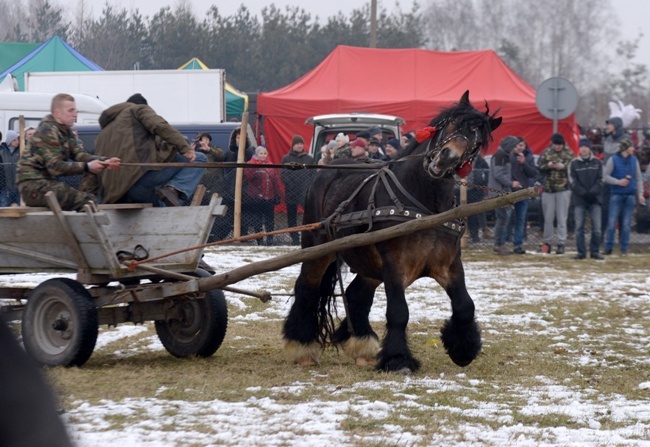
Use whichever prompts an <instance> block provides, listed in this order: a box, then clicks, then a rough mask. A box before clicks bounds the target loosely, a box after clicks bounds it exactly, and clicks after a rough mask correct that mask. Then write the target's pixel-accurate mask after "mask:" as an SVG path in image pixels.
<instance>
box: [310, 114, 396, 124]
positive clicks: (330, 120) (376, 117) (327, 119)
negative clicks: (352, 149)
mask: <svg viewBox="0 0 650 447" xmlns="http://www.w3.org/2000/svg"><path fill="white" fill-rule="evenodd" d="M357 123H358V124H362V125H363V126H373V125H374V126H382V125H384V126H387V125H388V126H401V125H402V124H404V120H403V119H402V118H400V117H398V116H392V115H381V114H378V113H332V114H328V115H317V116H313V117H311V118H308V119H307V121H305V124H313V125H319V126H322V127H330V126H336V125H348V124H351V125H354V124H357Z"/></svg>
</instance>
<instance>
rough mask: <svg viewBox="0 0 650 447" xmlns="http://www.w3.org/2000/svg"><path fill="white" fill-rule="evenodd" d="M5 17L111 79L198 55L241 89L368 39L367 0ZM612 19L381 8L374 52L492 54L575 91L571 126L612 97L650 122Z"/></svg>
mask: <svg viewBox="0 0 650 447" xmlns="http://www.w3.org/2000/svg"><path fill="white" fill-rule="evenodd" d="M385 3H388V2H385ZM391 5H392V4H391ZM0 10H3V11H7V13H6V14H4V15H2V16H0V38H1V39H2V40H3V41H11V42H36V43H40V42H44V41H45V40H47V39H49V38H50V37H51V36H52V35H54V34H56V35H58V36H60V37H61V38H63V39H64V40H66V41H67V42H68V43H69V44H71V45H72V46H73V47H74V48H75V49H76V50H77V51H79V52H80V53H81V54H83V55H84V56H86V57H87V58H89V59H90V60H92V61H93V62H95V63H97V64H98V65H100V66H101V67H102V68H104V69H106V70H131V69H141V70H148V69H175V68H178V67H179V66H180V65H182V64H183V63H185V62H187V61H188V60H189V59H190V58H192V57H198V58H199V59H201V60H202V61H203V62H204V63H205V64H206V65H207V66H208V67H211V68H224V69H225V70H226V73H227V75H228V80H229V81H230V82H231V83H232V84H233V85H235V86H236V87H237V88H238V89H240V90H242V91H246V92H258V91H271V90H274V89H277V88H280V87H283V86H285V85H287V84H289V83H291V82H293V81H295V80H296V79H297V78H299V77H300V76H302V75H303V74H305V73H306V72H308V71H309V70H311V69H312V68H314V67H315V66H316V65H318V64H319V63H320V62H321V61H322V60H323V59H324V58H325V57H326V56H327V55H328V54H329V53H330V52H331V51H332V50H333V49H334V48H335V47H336V46H337V45H340V44H345V45H352V46H368V42H369V39H370V2H367V4H366V5H364V6H363V7H361V8H358V9H354V10H353V11H351V12H350V13H349V14H348V15H344V14H342V13H340V12H339V13H336V14H334V15H332V16H330V17H327V18H320V17H316V16H314V15H312V14H310V13H308V12H306V11H305V9H304V8H301V7H286V8H284V9H283V10H282V9H279V8H278V7H276V6H275V5H274V4H273V3H271V4H270V6H267V7H265V8H263V9H262V11H261V14H260V15H259V16H258V15H255V14H253V13H251V11H250V10H249V9H248V8H246V6H244V5H243V4H242V5H241V6H240V7H239V9H238V10H237V11H236V12H235V13H234V14H232V15H223V14H221V13H220V11H219V9H218V7H216V6H212V7H210V8H209V9H208V11H206V12H205V13H204V14H202V15H197V14H196V13H195V12H194V11H193V9H192V4H191V0H184V1H181V2H179V3H176V4H175V6H174V7H173V8H172V7H170V6H164V7H161V8H160V9H159V11H158V12H157V13H155V14H154V15H153V16H151V17H145V16H143V15H142V14H141V13H140V12H139V11H138V10H137V9H136V10H127V9H126V8H120V7H114V6H111V5H109V4H108V3H106V4H104V5H103V7H102V10H101V13H100V14H92V12H93V11H92V10H91V5H90V2H89V1H88V0H79V1H78V3H77V6H76V9H75V10H74V11H67V10H64V9H63V8H62V7H60V6H58V5H57V4H56V3H55V0H22V2H21V0H0ZM70 17H72V19H69V18H70ZM612 17H615V14H614V12H613V9H612V5H611V1H610V0H572V1H566V0H544V1H542V2H521V1H517V0H489V1H488V0H428V1H426V4H425V5H424V6H421V5H419V4H417V3H415V4H414V5H413V7H412V8H411V9H410V10H408V11H403V10H402V9H401V7H400V6H399V4H397V5H396V6H395V7H394V8H393V9H392V10H388V9H386V8H385V7H381V2H380V8H379V9H378V15H377V25H378V26H377V47H379V48H427V49H434V50H442V51H457V50H463V51H466V50H479V49H488V48H489V49H493V50H494V51H496V52H497V54H499V56H500V57H501V58H502V59H503V60H504V61H505V62H506V63H507V64H508V65H509V66H510V67H511V68H512V69H513V70H514V71H515V72H516V73H517V74H518V75H519V76H520V77H521V78H522V79H523V80H524V81H526V82H527V83H529V84H530V85H532V86H533V87H537V86H538V85H539V84H540V83H541V82H542V81H543V80H544V79H547V78H548V77H552V76H562V77H565V78H567V79H569V80H570V81H571V82H573V83H574V85H575V86H576V88H577V89H578V92H579V94H580V103H579V106H578V110H577V111H576V112H577V120H578V122H579V123H580V124H582V125H584V126H587V125H601V126H602V124H603V121H604V120H605V119H606V118H607V116H608V114H609V111H608V106H607V103H608V102H609V101H611V100H618V99H620V100H622V101H623V102H625V103H631V104H634V105H635V106H636V107H639V108H641V109H643V110H644V114H643V115H644V116H643V120H642V122H643V123H645V122H647V116H648V109H649V108H650V101H649V100H648V99H647V97H648V69H647V66H646V65H644V64H640V63H638V62H636V61H635V57H636V52H637V50H638V41H639V39H640V36H639V38H637V39H635V40H632V41H624V40H622V39H619V38H617V36H618V35H619V34H620V33H618V32H617V31H618V30H617V28H616V21H615V20H612ZM386 62H387V63H386V68H387V69H390V61H386ZM358 68H360V69H363V67H358ZM351 69H355V68H354V67H351Z"/></svg>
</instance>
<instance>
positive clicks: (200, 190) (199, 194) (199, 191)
mask: <svg viewBox="0 0 650 447" xmlns="http://www.w3.org/2000/svg"><path fill="white" fill-rule="evenodd" d="M206 190H207V188H206V187H205V185H203V184H199V186H197V187H196V190H195V191H194V196H193V197H192V203H190V206H199V205H201V201H203V196H204V195H205V191H206Z"/></svg>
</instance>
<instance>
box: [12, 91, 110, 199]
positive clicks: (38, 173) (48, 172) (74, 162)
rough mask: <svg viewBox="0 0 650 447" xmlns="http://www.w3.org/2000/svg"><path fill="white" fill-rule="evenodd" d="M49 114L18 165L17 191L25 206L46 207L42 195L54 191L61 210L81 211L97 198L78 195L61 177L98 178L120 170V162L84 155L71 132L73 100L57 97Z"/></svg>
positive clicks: (73, 109) (69, 96)
mask: <svg viewBox="0 0 650 447" xmlns="http://www.w3.org/2000/svg"><path fill="white" fill-rule="evenodd" d="M51 111H52V114H51V115H47V116H46V117H45V118H43V120H42V121H41V122H40V124H39V125H38V128H37V129H36V132H35V133H34V136H33V137H32V139H31V141H30V144H29V147H28V149H27V150H26V151H25V154H24V155H23V156H22V157H21V158H20V160H19V162H18V189H19V190H20V193H21V194H22V197H23V200H24V201H25V204H26V205H28V206H47V205H48V204H47V201H46V199H45V193H47V192H48V191H53V192H54V193H55V194H56V198H57V200H58V201H59V204H60V206H61V208H62V209H63V210H66V211H80V210H81V209H82V208H83V207H84V205H85V204H87V203H88V202H91V201H95V202H96V200H97V199H96V198H95V197H94V196H93V195H92V194H89V193H87V192H82V191H79V190H77V189H75V188H73V187H72V186H70V185H69V184H67V183H65V182H61V181H58V180H57V177H60V176H73V175H81V174H83V173H84V172H90V173H93V174H99V173H100V172H102V171H104V169H106V168H108V169H110V170H113V169H117V168H119V167H120V159H119V158H114V157H113V158H106V157H101V156H95V155H91V154H89V153H88V152H86V151H84V150H83V149H82V148H81V147H80V146H79V144H78V143H77V139H76V138H75V136H74V135H73V133H72V131H71V128H72V126H73V125H74V123H75V121H76V120H77V107H76V104H75V100H74V97H73V96H71V95H68V94H66V93H59V94H58V95H55V96H54V98H52V107H51Z"/></svg>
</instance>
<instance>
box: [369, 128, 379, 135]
mask: <svg viewBox="0 0 650 447" xmlns="http://www.w3.org/2000/svg"><path fill="white" fill-rule="evenodd" d="M368 134H369V135H370V136H373V135H381V129H380V128H379V127H370V128H368Z"/></svg>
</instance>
